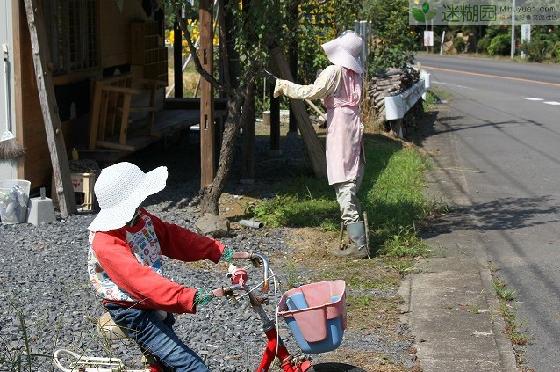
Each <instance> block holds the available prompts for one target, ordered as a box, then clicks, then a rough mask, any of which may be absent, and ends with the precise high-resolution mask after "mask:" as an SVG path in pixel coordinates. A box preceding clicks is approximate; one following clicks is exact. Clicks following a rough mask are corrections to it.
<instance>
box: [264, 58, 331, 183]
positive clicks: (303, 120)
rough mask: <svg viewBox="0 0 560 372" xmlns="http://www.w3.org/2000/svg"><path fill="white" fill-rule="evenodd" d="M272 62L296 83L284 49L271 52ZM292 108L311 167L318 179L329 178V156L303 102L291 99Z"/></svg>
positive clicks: (281, 75)
mask: <svg viewBox="0 0 560 372" xmlns="http://www.w3.org/2000/svg"><path fill="white" fill-rule="evenodd" d="M271 55H272V60H273V61H274V63H275V64H276V66H277V69H278V71H279V73H280V76H279V77H281V78H282V79H287V80H290V81H294V79H293V76H292V73H291V71H290V65H289V64H288V62H287V61H286V57H285V56H284V54H283V52H282V49H280V48H279V47H276V48H273V49H272V50H271ZM290 107H291V108H292V109H293V110H294V113H295V114H296V118H297V123H298V129H299V131H300V133H301V135H302V137H303V142H304V143H305V148H306V149H307V153H308V154H309V158H310V159H311V166H312V167H313V172H314V173H315V176H316V177H318V178H326V177H327V156H326V154H325V149H324V148H323V145H322V144H321V141H319V137H318V136H317V133H316V132H315V129H313V125H312V124H311V120H310V119H309V115H307V111H306V110H305V104H304V103H303V101H302V100H298V99H290Z"/></svg>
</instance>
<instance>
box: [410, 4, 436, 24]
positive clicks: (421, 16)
mask: <svg viewBox="0 0 560 372" xmlns="http://www.w3.org/2000/svg"><path fill="white" fill-rule="evenodd" d="M411 12H412V17H413V18H414V19H415V20H416V21H417V22H421V23H424V22H427V21H429V20H431V19H432V18H434V17H435V16H436V11H435V10H430V4H428V2H427V1H425V2H424V3H422V7H421V9H420V8H412V9H411Z"/></svg>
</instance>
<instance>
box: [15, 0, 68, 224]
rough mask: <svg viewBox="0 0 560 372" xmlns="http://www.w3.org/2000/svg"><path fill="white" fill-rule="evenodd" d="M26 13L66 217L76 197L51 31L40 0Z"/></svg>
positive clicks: (29, 0)
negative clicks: (56, 90)
mask: <svg viewBox="0 0 560 372" xmlns="http://www.w3.org/2000/svg"><path fill="white" fill-rule="evenodd" d="M25 13H26V15H27V24H28V26H29V35H30V37H31V50H32V53H33V65H34V67H35V78H36V80H37V91H38V92H39V101H40V102H41V112H42V113H43V121H44V124H45V131H46V134H47V144H48V146H49V152H50V155H51V162H52V166H53V176H54V183H55V188H56V190H55V191H56V195H57V197H58V201H59V205H60V214H61V215H62V218H66V217H68V215H69V214H74V213H76V202H75V200H74V188H73V186H72V181H71V179H70V169H69V167H68V156H67V154H66V147H65V146H64V137H63V136H62V127H61V123H60V117H59V116H58V107H57V104H56V98H55V95H54V85H53V80H52V74H51V72H50V71H48V69H47V62H48V61H49V55H48V54H49V50H48V45H49V44H48V40H47V39H46V37H47V33H46V28H45V24H44V19H43V15H42V12H41V7H40V4H39V1H37V0H25Z"/></svg>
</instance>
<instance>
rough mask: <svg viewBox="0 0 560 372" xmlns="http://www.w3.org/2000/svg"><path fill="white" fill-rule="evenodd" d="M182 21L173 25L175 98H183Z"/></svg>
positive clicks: (177, 21) (176, 21)
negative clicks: (180, 24)
mask: <svg viewBox="0 0 560 372" xmlns="http://www.w3.org/2000/svg"><path fill="white" fill-rule="evenodd" d="M179 22H180V20H175V24H174V25H173V72H174V76H175V98H183V32H182V31H181V27H180V26H179Z"/></svg>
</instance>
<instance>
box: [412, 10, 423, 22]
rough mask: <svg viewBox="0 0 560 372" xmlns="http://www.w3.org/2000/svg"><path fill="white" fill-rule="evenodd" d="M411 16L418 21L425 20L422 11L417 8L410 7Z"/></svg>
mask: <svg viewBox="0 0 560 372" xmlns="http://www.w3.org/2000/svg"><path fill="white" fill-rule="evenodd" d="M412 17H414V19H415V20H417V21H418V22H426V17H425V16H424V12H423V11H422V10H420V9H418V8H412Z"/></svg>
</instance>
